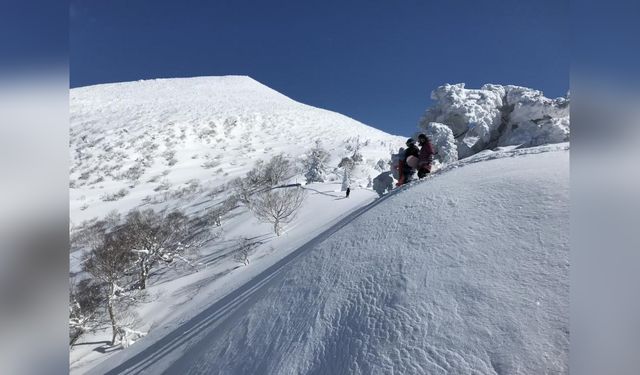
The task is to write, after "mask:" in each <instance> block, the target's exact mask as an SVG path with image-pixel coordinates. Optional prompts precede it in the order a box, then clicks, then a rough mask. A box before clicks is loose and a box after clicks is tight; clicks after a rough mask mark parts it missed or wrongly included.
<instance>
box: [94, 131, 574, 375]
mask: <svg viewBox="0 0 640 375" xmlns="http://www.w3.org/2000/svg"><path fill="white" fill-rule="evenodd" d="M360 191H363V190H360ZM344 201H347V200H346V199H345V200H341V201H336V202H344ZM324 208H326V209H328V210H332V207H331V206H328V205H327V206H325V207H324ZM324 208H323V209H324ZM307 240H308V242H307ZM301 241H302V243H304V244H302V245H301V246H299V247H298V248H297V249H296V250H294V251H293V252H291V253H289V254H288V255H286V256H283V257H281V258H280V260H279V261H277V262H276V263H274V264H273V265H271V266H268V267H265V268H264V270H262V271H261V272H259V273H257V274H255V275H254V276H252V277H251V278H250V279H249V281H247V282H246V283H244V284H242V285H241V286H239V287H238V288H235V287H234V288H229V289H228V293H227V294H225V295H224V296H223V295H222V294H221V295H220V297H221V298H217V299H213V298H212V299H211V300H210V301H209V304H208V306H205V305H203V308H202V309H201V310H200V311H199V312H196V311H193V310H192V311H191V312H192V313H191V314H190V315H185V316H184V317H183V319H181V320H175V321H173V322H172V323H171V324H167V325H165V326H163V327H158V328H157V329H155V330H153V331H151V332H150V333H149V335H147V336H146V337H144V338H143V339H141V340H140V341H139V342H138V343H136V344H135V345H133V346H131V347H130V348H128V349H126V350H124V351H121V352H118V353H117V354H115V355H113V356H111V357H110V358H109V360H108V361H104V362H102V363H101V364H99V365H98V366H96V367H94V368H93V369H91V370H90V373H96V374H134V373H135V374H138V373H146V374H158V373H163V372H164V373H168V374H519V373H522V374H551V373H553V374H555V373H567V372H568V348H569V347H568V342H569V315H568V313H569V310H568V307H569V145H568V144H567V143H563V144H558V145H553V146H542V147H534V148H528V149H517V148H515V149H513V148H512V149H503V150H500V151H495V152H494V151H483V152H482V153H479V154H476V155H474V156H473V157H471V158H468V159H465V160H462V161H459V162H456V163H453V164H450V165H448V166H445V167H444V168H443V169H442V170H440V171H439V172H438V173H435V174H433V175H431V176H429V177H428V178H426V179H425V180H423V181H420V182H416V183H413V184H411V185H409V186H407V187H403V188H401V189H397V190H394V191H393V192H392V193H390V194H388V195H385V196H384V197H382V198H380V199H377V200H375V201H374V202H372V203H370V204H368V205H366V206H364V207H362V208H360V209H357V210H354V211H353V212H352V213H350V214H349V215H348V216H346V217H344V218H342V219H341V220H340V221H339V222H337V223H335V224H333V225H332V226H328V227H326V230H325V231H324V232H322V233H319V234H318V235H317V236H315V237H313V238H312V237H310V236H309V237H307V239H306V240H301ZM305 242H306V243H305ZM196 293H197V292H196Z"/></svg>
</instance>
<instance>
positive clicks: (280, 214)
mask: <svg viewBox="0 0 640 375" xmlns="http://www.w3.org/2000/svg"><path fill="white" fill-rule="evenodd" d="M305 197H306V191H305V190H304V189H302V188H300V187H296V188H289V189H274V190H270V191H267V192H264V193H260V194H257V196H256V197H255V198H254V199H253V201H252V205H251V207H252V211H253V213H254V214H255V216H256V217H257V218H258V220H260V221H263V222H266V223H270V224H273V230H274V232H275V233H276V235H278V236H279V235H280V234H281V230H282V225H284V224H288V223H290V222H291V221H293V219H295V216H296V214H297V212H298V209H299V208H300V206H301V205H302V202H303V201H304V198H305Z"/></svg>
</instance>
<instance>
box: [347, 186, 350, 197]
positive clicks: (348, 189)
mask: <svg viewBox="0 0 640 375" xmlns="http://www.w3.org/2000/svg"><path fill="white" fill-rule="evenodd" d="M349 194H351V187H348V188H347V198H349Z"/></svg>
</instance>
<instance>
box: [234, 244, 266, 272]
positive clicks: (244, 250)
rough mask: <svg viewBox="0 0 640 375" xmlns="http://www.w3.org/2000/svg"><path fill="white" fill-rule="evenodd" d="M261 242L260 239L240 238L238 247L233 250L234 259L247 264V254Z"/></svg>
mask: <svg viewBox="0 0 640 375" xmlns="http://www.w3.org/2000/svg"><path fill="white" fill-rule="evenodd" d="M261 244H262V242H261V241H255V240H251V239H249V238H242V239H241V240H240V243H239V244H238V248H237V249H236V251H235V254H234V260H236V261H238V262H240V263H242V264H244V265H245V266H247V265H249V254H250V253H251V251H252V250H253V249H255V248H256V247H257V246H259V245H261Z"/></svg>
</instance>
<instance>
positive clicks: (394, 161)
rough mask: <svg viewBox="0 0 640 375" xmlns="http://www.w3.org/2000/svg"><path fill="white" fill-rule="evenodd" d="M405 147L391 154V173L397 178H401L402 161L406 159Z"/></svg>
mask: <svg viewBox="0 0 640 375" xmlns="http://www.w3.org/2000/svg"><path fill="white" fill-rule="evenodd" d="M404 156H405V155H404V148H402V147H401V148H400V150H399V151H398V153H397V154H391V174H392V175H393V178H394V179H396V180H399V179H400V162H402V161H403V160H404Z"/></svg>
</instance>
